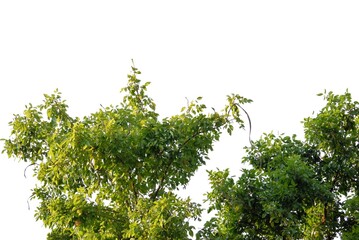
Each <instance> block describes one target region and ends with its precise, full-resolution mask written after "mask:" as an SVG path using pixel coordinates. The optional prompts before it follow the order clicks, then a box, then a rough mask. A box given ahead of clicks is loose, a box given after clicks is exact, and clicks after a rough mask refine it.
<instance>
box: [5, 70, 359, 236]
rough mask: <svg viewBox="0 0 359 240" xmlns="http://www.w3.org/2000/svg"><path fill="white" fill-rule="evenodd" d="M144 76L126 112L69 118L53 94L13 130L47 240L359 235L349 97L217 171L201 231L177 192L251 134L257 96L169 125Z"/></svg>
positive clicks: (356, 146) (132, 78)
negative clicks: (249, 118)
mask: <svg viewBox="0 0 359 240" xmlns="http://www.w3.org/2000/svg"><path fill="white" fill-rule="evenodd" d="M139 74H140V71H139V70H138V69H137V68H135V67H132V74H130V75H128V83H127V86H126V87H124V88H123V89H122V92H123V93H124V94H125V95H124V98H123V101H122V102H121V103H120V104H119V105H116V106H108V107H101V108H100V109H99V110H98V111H97V112H95V113H92V114H90V115H89V116H85V117H83V118H79V117H72V116H70V115H69V114H68V112H67V110H68V106H67V104H66V101H65V100H63V99H62V98H61V93H60V92H59V91H57V90H56V91H55V92H54V93H53V94H51V95H46V94H45V99H44V101H43V103H42V104H40V105H38V106H33V105H32V104H29V105H27V106H26V108H25V110H24V112H23V113H22V114H16V115H14V119H13V120H12V121H11V122H10V126H11V127H12V131H11V136H10V137H9V139H5V140H4V142H5V148H4V151H5V152H7V154H8V156H9V157H15V158H17V159H19V160H20V161H24V162H28V163H29V166H32V167H33V171H34V176H35V177H36V178H37V180H38V184H37V185H36V186H35V188H34V189H33V190H32V195H31V198H32V199H37V200H38V201H39V202H40V204H39V206H38V208H37V211H36V215H35V217H36V219H37V220H41V221H42V222H43V223H44V225H45V226H46V227H48V228H49V229H50V230H51V231H50V233H49V235H48V239H61V240H62V239H139V240H145V239H146V240H147V239H156V240H161V239H181V240H182V239H191V238H193V237H196V239H208V240H215V239H217V240H224V239H328V240H329V239H334V238H335V237H338V236H340V237H341V238H342V239H359V140H358V139H359V127H358V126H359V103H358V102H357V101H353V100H352V97H351V95H350V93H349V92H348V91H347V92H345V93H344V94H342V95H336V94H334V93H333V92H328V93H327V92H324V93H322V94H319V95H320V96H322V97H323V98H324V101H325V102H326V105H325V106H324V107H323V108H322V109H321V110H320V111H319V112H318V113H317V114H316V115H313V116H311V117H308V118H305V119H304V120H303V124H304V133H305V138H304V140H299V139H297V137H296V136H295V135H293V136H285V135H283V134H281V135H274V134H273V133H266V134H263V136H262V137H261V138H260V139H258V140H256V141H251V145H250V146H248V147H246V148H245V150H246V154H245V156H243V158H242V159H243V162H244V163H247V164H249V165H250V167H249V168H247V169H243V170H242V174H241V175H240V176H239V177H232V176H229V170H228V169H225V170H216V171H209V172H208V173H209V181H210V185H211V191H210V192H208V193H207V194H206V197H207V200H206V201H207V202H208V203H209V208H208V209H207V211H208V212H213V213H214V217H213V218H211V219H209V220H208V221H206V223H205V224H204V226H203V228H202V229H200V230H199V231H198V232H197V233H195V232H194V227H193V226H192V223H193V220H200V218H201V213H202V210H203V209H202V206H201V205H200V204H198V203H194V202H192V201H191V200H190V198H181V197H179V196H178V195H176V194H175V190H177V189H179V188H182V187H183V186H186V185H187V184H188V182H189V181H190V179H191V177H192V176H193V175H194V174H195V172H196V170H197V169H198V168H199V167H200V166H202V165H204V164H205V163H206V161H207V160H208V154H209V152H210V151H211V150H213V144H214V142H216V141H218V140H219V139H220V136H221V134H222V133H223V132H225V131H227V132H228V133H229V134H231V133H232V131H233V130H234V128H235V127H238V128H244V122H243V120H242V115H243V113H245V114H247V112H246V111H245V110H244V109H243V108H242V105H243V104H246V103H250V102H251V100H249V99H246V98H244V97H242V96H239V95H237V94H232V95H228V96H227V105H226V106H224V107H223V110H222V111H216V110H214V109H212V110H209V109H207V107H206V105H204V104H203V103H202V102H201V97H199V98H197V99H195V100H194V101H191V102H189V103H188V104H187V106H185V107H183V108H182V110H181V112H180V113H179V114H177V115H174V116H171V117H166V118H160V117H159V114H158V113H157V112H156V105H155V103H154V101H153V99H152V98H150V97H149V96H148V95H147V87H148V86H149V83H144V84H142V83H141V81H140V80H139V79H138V75H139ZM238 157H239V156H238Z"/></svg>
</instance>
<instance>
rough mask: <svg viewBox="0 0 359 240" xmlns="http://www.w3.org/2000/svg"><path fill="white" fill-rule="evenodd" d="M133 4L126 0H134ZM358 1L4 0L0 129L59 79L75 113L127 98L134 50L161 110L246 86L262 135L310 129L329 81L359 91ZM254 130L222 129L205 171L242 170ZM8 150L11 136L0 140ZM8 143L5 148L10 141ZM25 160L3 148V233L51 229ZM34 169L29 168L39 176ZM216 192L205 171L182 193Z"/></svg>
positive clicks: (29, 234) (218, 103) (209, 100)
mask: <svg viewBox="0 0 359 240" xmlns="http://www.w3.org/2000/svg"><path fill="white" fill-rule="evenodd" d="M125 2H126V3H125ZM358 12H359V3H358V2H357V1H313V0H311V1H305V0H304V1H288V0H286V1H209V0H206V1H193V0H192V1H184V0H182V1H16V0H12V1H6V0H2V1H0V83H1V87H0V98H1V99H0V103H1V107H0V111H1V113H0V138H6V137H8V136H9V134H10V131H9V127H8V126H7V123H8V122H9V121H11V120H12V118H13V114H14V113H21V112H22V111H23V110H24V105H25V104H27V103H29V102H32V103H34V104H36V103H40V102H41V101H42V99H43V94H44V93H52V92H53V90H54V89H55V88H59V90H60V91H61V92H62V93H63V97H64V99H66V100H67V102H68V104H69V106H70V109H69V111H70V112H71V114H72V115H75V116H83V115H86V114H90V113H91V112H94V111H96V110H97V109H99V107H100V104H102V105H104V106H106V105H109V104H117V103H119V102H120V101H121V95H120V93H119V89H120V88H122V87H124V86H125V84H126V82H127V77H126V75H127V74H128V73H129V72H130V66H131V59H134V61H135V64H136V67H138V68H139V69H140V70H141V71H142V72H143V74H142V75H141V76H140V78H141V79H142V80H143V81H150V82H152V84H151V85H150V88H149V94H150V95H151V96H152V97H153V98H154V100H155V101H156V103H157V106H158V111H159V112H160V114H161V116H163V117H165V116H170V115H172V114H176V113H178V112H179V110H180V108H181V107H182V106H184V105H186V97H187V98H189V99H194V98H195V97H197V96H203V98H204V100H203V102H204V103H206V104H207V105H208V106H213V107H215V108H216V109H217V110H220V108H221V107H222V106H223V104H224V101H225V96H226V95H227V94H230V93H238V94H241V95H243V96H245V97H247V98H251V99H253V100H254V102H253V103H252V104H250V105H247V106H246V109H247V111H248V112H249V114H250V115H251V119H252V124H253V131H252V139H258V138H259V136H260V135H261V134H262V133H263V132H270V131H273V132H274V133H276V134H277V133H286V134H293V133H297V134H298V135H299V136H300V137H303V134H302V132H303V131H302V125H301V123H300V121H301V120H302V119H303V118H304V117H308V116H310V115H311V114H312V112H313V110H319V109H320V108H321V107H322V106H323V103H324V102H323V101H322V99H321V98H320V97H317V96H316V94H317V93H319V92H322V91H323V90H324V89H327V90H332V91H334V92H335V93H344V91H345V89H347V88H348V89H349V92H351V93H352V95H353V98H354V99H356V100H359V90H358V79H359V68H358V66H359V14H358ZM245 145H248V131H247V132H245V131H238V132H236V134H235V135H234V136H233V137H232V138H229V137H228V136H224V137H223V138H222V139H221V141H220V142H219V143H217V144H216V145H215V151H214V152H213V153H212V154H211V158H212V160H211V162H209V163H208V165H207V169H215V168H216V167H218V168H220V169H223V168H227V167H230V168H231V172H232V173H233V174H237V175H238V174H239V173H240V167H241V164H240V161H241V158H242V156H243V150H241V149H242V148H243V146H245ZM0 148H1V149H2V145H0ZM1 149H0V150H1ZM25 167H26V165H25V164H21V163H18V162H17V161H15V160H14V159H8V158H7V156H6V155H1V160H0V178H1V179H0V186H1V197H0V213H1V215H0V219H1V225H0V226H1V231H0V238H1V239H34V240H38V239H45V238H46V232H47V231H46V229H44V228H43V226H42V223H41V222H35V220H34V218H33V213H34V210H35V208H36V202H31V203H30V210H28V205H27V199H28V198H29V196H30V193H31V192H30V189H31V188H32V187H33V184H34V181H33V180H32V178H31V172H28V177H27V178H26V179H25V178H24V176H23V171H24V168H25ZM29 175H30V176H29ZM206 190H208V182H207V175H206V172H205V168H203V169H200V170H199V171H198V173H197V175H196V176H195V178H194V180H193V181H192V182H191V184H190V186H189V187H188V188H187V190H186V192H183V194H184V195H190V196H192V198H193V199H194V200H196V201H200V199H201V198H202V194H203V193H204V192H205V191H206Z"/></svg>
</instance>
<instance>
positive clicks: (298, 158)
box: [197, 92, 359, 239]
mask: <svg viewBox="0 0 359 240" xmlns="http://www.w3.org/2000/svg"><path fill="white" fill-rule="evenodd" d="M319 95H320V96H324V100H325V101H326V105H325V106H324V108H323V109H322V110H321V111H320V112H319V113H318V114H317V115H316V116H313V117H308V118H305V119H304V121H303V123H304V132H305V140H304V141H300V140H298V139H297V138H296V136H295V135H294V136H291V137H289V136H284V135H279V136H275V135H274V134H272V133H270V134H264V135H263V136H262V137H261V138H260V139H259V140H258V141H255V142H253V143H252V145H251V146H250V147H247V148H246V156H245V157H244V158H243V162H246V163H249V164H250V166H251V168H249V169H244V170H243V173H242V174H241V176H240V177H239V178H238V179H237V180H236V179H234V177H230V176H229V171H228V169H227V170H223V171H219V170H218V171H210V172H209V176H210V183H211V186H212V190H211V192H209V193H208V194H207V201H209V202H210V208H209V211H215V212H216V215H215V217H213V218H212V219H211V220H209V221H208V222H207V223H206V224H205V226H204V228H203V229H202V230H201V231H199V232H198V234H197V238H198V239H334V238H335V237H336V236H338V235H340V236H341V237H342V239H359V103H358V102H356V101H352V98H351V95H350V94H349V93H348V92H345V93H344V94H343V95H335V94H333V93H332V92H329V93H326V92H324V94H319Z"/></svg>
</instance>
